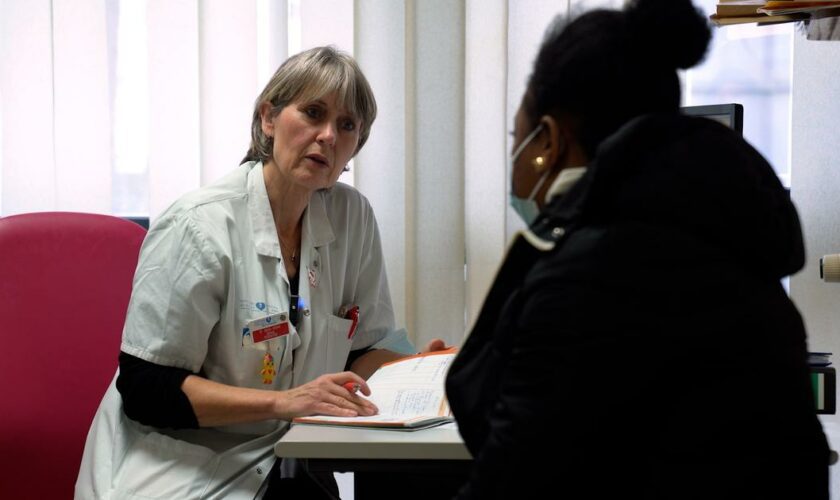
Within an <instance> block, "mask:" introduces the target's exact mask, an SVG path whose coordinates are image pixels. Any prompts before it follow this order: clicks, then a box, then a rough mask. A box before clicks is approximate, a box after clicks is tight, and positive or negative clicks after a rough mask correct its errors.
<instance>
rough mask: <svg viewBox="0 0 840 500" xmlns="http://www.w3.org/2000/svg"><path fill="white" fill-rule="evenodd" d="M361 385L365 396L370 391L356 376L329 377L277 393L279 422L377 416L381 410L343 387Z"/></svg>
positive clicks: (346, 374) (346, 373)
mask: <svg viewBox="0 0 840 500" xmlns="http://www.w3.org/2000/svg"><path fill="white" fill-rule="evenodd" d="M348 382H349V383H351V384H358V386H359V390H360V391H361V392H362V394H364V395H365V396H370V388H369V387H368V385H367V383H365V381H364V379H363V378H362V377H360V376H358V375H356V374H355V373H353V372H341V373H330V374H327V375H321V376H320V377H318V378H316V379H315V380H313V381H311V382H308V383H306V384H303V385H302V386H300V387H295V388H294V389H289V390H288V391H282V392H279V393H277V394H278V398H277V403H276V413H277V415H278V417H277V418H280V419H282V420H292V419H294V418H295V417H305V416H309V415H330V416H335V417H356V416H360V415H361V416H369V415H376V414H377V413H378V412H379V409H378V408H376V406H374V404H373V403H371V402H370V401H368V400H367V399H365V398H363V397H361V396H359V395H358V394H356V393H355V392H351V391H348V390H347V389H346V388H345V387H344V384H346V383H348Z"/></svg>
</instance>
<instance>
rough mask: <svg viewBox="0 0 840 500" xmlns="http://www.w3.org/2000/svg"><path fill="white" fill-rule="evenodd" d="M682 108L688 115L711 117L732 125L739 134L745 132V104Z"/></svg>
mask: <svg viewBox="0 0 840 500" xmlns="http://www.w3.org/2000/svg"><path fill="white" fill-rule="evenodd" d="M680 110H681V111H682V112H683V113H684V114H686V115H690V116H702V117H703V118H709V119H711V120H715V121H717V122H720V123H722V124H724V125H726V126H727V127H730V128H731V129H733V130H735V131H736V132H738V133H739V134H743V133H744V106H742V105H740V104H712V105H709V106H685V107H683V108H680Z"/></svg>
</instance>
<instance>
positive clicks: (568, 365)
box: [447, 0, 829, 500]
mask: <svg viewBox="0 0 840 500" xmlns="http://www.w3.org/2000/svg"><path fill="white" fill-rule="evenodd" d="M709 38H710V32H709V28H708V25H707V21H706V19H705V18H704V16H703V15H702V14H700V13H699V12H698V11H697V10H696V9H695V7H694V6H693V5H692V4H691V2H690V1H689V0H637V1H631V2H629V3H628V4H627V5H626V6H625V8H624V9H623V10H596V11H591V12H588V13H585V14H583V15H581V16H579V17H577V18H575V19H574V20H573V21H571V22H566V20H565V19H558V20H556V21H555V22H554V24H553V25H552V26H551V28H550V29H549V30H548V33H547V35H546V37H545V40H544V42H543V43H542V46H541V48H540V50H539V54H538V56H537V58H536V61H535V64H534V68H533V73H532V74H531V76H530V79H529V81H528V85H527V91H526V93H525V95H524V97H523V98H522V104H521V106H520V108H519V111H518V113H517V114H516V118H515V124H514V141H513V143H514V152H513V155H512V166H511V169H512V179H511V182H512V187H511V191H512V193H511V198H512V200H511V203H512V205H513V207H514V209H515V210H516V211H517V212H518V213H519V214H520V215H521V216H522V218H523V219H524V220H525V222H526V223H528V224H529V228H528V230H526V231H524V232H523V233H522V234H521V235H520V236H519V237H518V238H517V239H516V240H515V241H514V242H513V244H512V246H511V247H510V249H509V251H508V255H507V257H506V259H505V261H504V263H503V264H502V266H501V268H500V270H499V272H498V275H497V277H496V280H495V283H494V285H493V287H492V288H491V291H490V292H489V294H488V296H487V298H486V300H485V303H484V305H483V307H482V310H481V312H480V315H479V318H478V320H477V321H476V323H475V326H474V328H473V330H472V332H471V333H470V335H469V337H468V338H467V340H466V341H465V343H464V346H463V347H462V349H461V351H460V353H459V355H458V356H457V358H456V360H455V361H454V363H453V365H452V367H451V370H450V372H449V374H448V377H447V394H448V397H449V402H450V404H451V407H452V411H453V413H454V415H455V418H456V420H457V422H458V426H459V429H460V432H461V435H462V436H463V438H464V441H465V443H466V445H467V447H468V448H469V450H470V452H471V453H472V455H473V457H474V464H473V466H472V470H471V472H470V476H469V478H468V480H467V481H466V483H465V484H464V485H463V487H462V488H461V490H460V492H459V494H458V496H457V498H458V499H461V500H466V499H495V498H575V499H580V498H593V499H607V498H648V499H665V498H680V499H712V498H714V499H738V500H743V499H753V498H755V499H759V498H761V499H766V498H788V499H794V498H795V499H800V500H801V499H817V498H827V496H828V494H827V488H828V476H827V470H828V460H829V451H828V447H827V444H826V439H825V436H824V434H823V432H822V428H821V426H820V423H819V421H818V420H817V417H816V415H815V409H814V408H815V407H814V401H813V395H812V392H811V387H810V379H809V374H808V369H807V366H806V336H805V330H804V326H803V323H802V320H801V318H800V316H799V314H798V312H797V310H796V308H795V307H794V305H793V304H792V302H791V301H790V300H789V298H788V297H787V295H786V293H785V290H784V289H783V287H782V285H781V283H780V280H781V279H782V278H783V277H784V276H787V275H789V274H791V273H794V272H796V271H797V270H799V269H800V268H801V267H802V265H803V260H804V257H803V256H804V251H803V242H802V234H801V229H800V225H799V220H798V217H797V214H796V210H795V209H794V207H793V205H792V203H791V201H790V200H789V197H788V195H787V193H786V192H785V190H784V188H783V187H782V185H781V184H780V182H779V180H778V178H777V177H776V175H775V174H774V172H773V169H772V168H771V167H770V165H769V164H768V163H767V161H766V160H765V159H764V158H763V157H762V156H761V155H760V154H759V153H758V152H757V151H756V150H755V149H753V148H752V147H751V146H750V145H749V144H747V143H746V142H745V141H744V140H743V139H741V137H740V136H739V135H738V134H737V133H735V132H734V131H732V130H730V129H728V128H727V127H725V126H723V125H720V124H718V123H715V122H713V121H711V120H707V119H702V118H691V117H686V116H682V115H680V113H679V104H680V86H679V80H678V76H677V70H678V69H680V68H690V67H692V66H694V65H695V64H697V63H698V62H699V61H700V60H701V59H702V58H703V57H704V55H705V52H706V48H707V45H708V42H709Z"/></svg>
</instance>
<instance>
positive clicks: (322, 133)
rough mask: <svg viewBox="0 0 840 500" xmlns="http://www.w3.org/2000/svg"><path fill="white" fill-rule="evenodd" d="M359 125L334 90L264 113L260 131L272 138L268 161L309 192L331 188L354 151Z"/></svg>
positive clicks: (357, 139)
mask: <svg viewBox="0 0 840 500" xmlns="http://www.w3.org/2000/svg"><path fill="white" fill-rule="evenodd" d="M360 125H361V122H360V120H359V119H358V118H356V117H355V116H353V115H352V114H351V113H350V112H349V111H347V110H346V109H345V108H344V107H343V106H342V105H340V104H339V103H338V102H337V97H336V95H335V93H331V94H327V95H325V96H323V97H321V98H318V99H315V100H312V101H294V102H291V103H289V104H288V105H287V106H286V107H284V108H283V109H282V111H280V113H279V114H278V115H277V116H275V117H274V118H270V117H269V115H268V113H267V111H266V112H263V118H262V127H263V132H264V133H265V134H266V135H269V136H273V137H274V149H273V158H272V161H270V162H269V163H270V164H271V163H273V164H274V165H275V166H276V168H277V169H278V170H279V173H280V174H281V175H283V176H284V177H286V178H288V179H289V180H291V181H292V182H293V183H294V184H296V185H298V186H301V187H304V188H306V189H308V190H310V191H315V190H318V189H323V188H327V187H331V186H333V185H335V183H336V181H337V180H338V176H339V175H341V172H342V170H343V169H344V167H345V166H346V165H347V162H348V161H350V158H352V157H353V153H354V152H355V151H356V146H357V145H358V144H359V127H360Z"/></svg>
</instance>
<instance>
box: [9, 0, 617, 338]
mask: <svg viewBox="0 0 840 500" xmlns="http://www.w3.org/2000/svg"><path fill="white" fill-rule="evenodd" d="M617 3H619V2H618V1H617V0H616V1H611V2H610V1H598V2H596V1H593V0H587V1H585V2H584V1H577V2H570V4H571V8H572V9H574V8H577V7H581V6H583V5H584V4H586V6H589V5H590V4H594V5H613V6H614V5H615V4H617ZM568 8H569V3H567V2H556V1H550V0H355V1H353V0H143V1H141V0H122V1H120V0H0V55H2V57H0V134H2V140H0V215H2V216H6V215H11V214H16V213H22V212H33V211H44V210H68V211H84V212H97V213H111V214H116V215H146V216H149V217H151V218H152V219H153V220H154V218H155V217H156V216H157V215H158V214H159V213H160V212H161V211H162V210H164V209H165V208H166V207H167V206H168V205H169V204H170V203H172V202H173V201H174V200H175V199H176V198H177V197H179V196H180V195H182V194H184V193H186V192H188V191H190V190H193V189H196V188H198V187H199V186H202V185H205V184H207V183H209V182H212V181H213V180H215V179H217V178H219V177H221V176H222V175H224V174H225V173H226V172H228V171H230V170H231V169H232V168H234V167H235V166H236V165H238V163H239V161H240V160H241V159H242V157H243V155H244V153H245V150H246V148H247V145H248V141H249V130H250V120H251V113H252V108H253V103H254V99H255V98H256V96H257V94H258V93H259V91H260V90H261V89H262V87H263V86H264V85H265V83H266V82H267V80H268V78H270V75H271V74H272V73H273V72H274V70H275V69H276V67H277V66H278V65H279V64H280V63H281V62H282V61H283V60H284V59H285V58H286V57H287V56H288V55H290V54H294V53H297V52H298V51H300V50H305V49H307V48H310V47H313V46H317V45H324V44H333V45H335V46H337V47H338V48H340V49H342V50H345V51H347V52H350V53H352V54H354V56H355V57H356V58H357V60H358V61H359V64H360V65H361V67H362V68H363V70H364V71H365V74H366V75H367V77H368V79H369V80H370V83H371V86H372V87H373V90H374V93H375V95H376V98H377V101H378V104H379V116H378V118H377V122H376V123H375V124H374V127H373V129H372V133H371V137H370V140H369V142H368V144H367V145H366V146H365V147H364V149H363V150H362V151H361V153H360V154H359V155H358V157H357V158H356V159H355V160H354V162H353V165H352V169H351V172H350V173H349V176H347V177H344V178H343V180H344V181H346V182H349V183H352V184H354V185H355V186H356V187H357V188H358V189H359V190H360V191H361V192H362V193H364V194H365V195H366V196H367V197H368V198H369V199H370V201H371V203H372V205H373V207H374V210H375V212H376V214H377V219H378V221H379V225H380V229H381V233H382V241H383V246H384V251H385V255H386V264H387V267H388V274H389V281H390V284H391V292H392V295H393V299H394V305H395V308H396V313H397V320H398V323H400V324H401V325H405V326H406V328H407V329H408V331H409V333H410V336H411V337H412V338H413V339H414V340H415V342H416V343H417V344H418V345H422V344H423V343H425V342H426V341H428V340H429V339H431V338H433V337H441V338H444V339H445V340H447V341H448V342H450V343H454V344H458V343H460V341H461V339H462V337H463V335H464V332H465V330H466V329H467V328H468V327H469V325H470V324H471V323H472V321H473V320H474V318H475V316H476V314H477V312H478V310H479V308H480V306H481V302H482V300H483V297H484V295H485V293H486V291H487V288H488V287H489V285H490V283H491V281H492V279H493V276H494V274H495V271H496V268H497V266H498V264H499V262H501V259H502V258H503V254H504V249H505V247H506V245H507V242H508V240H509V239H510V237H511V236H512V234H513V232H515V231H516V230H518V229H520V228H521V223H520V222H519V221H518V220H516V219H515V216H514V215H511V213H510V211H509V210H507V191H508V189H509V187H508V186H509V184H508V182H509V181H508V176H509V172H508V167H507V156H508V151H509V150H510V144H509V140H510V139H509V137H508V134H507V132H508V131H509V130H510V129H511V127H512V125H511V124H512V120H513V115H514V113H515V111H516V109H517V107H518V106H519V100H520V98H521V95H522V92H523V91H524V87H525V82H526V78H527V76H528V73H529V71H530V65H531V64H532V62H533V59H534V56H535V52H536V48H537V47H538V45H539V42H540V40H541V39H542V35H543V32H544V30H545V28H546V26H547V25H548V23H549V22H550V20H551V19H552V18H553V17H554V16H555V15H557V14H559V13H561V12H559V10H560V9H562V10H563V12H565V11H566V10H567V9H568Z"/></svg>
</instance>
